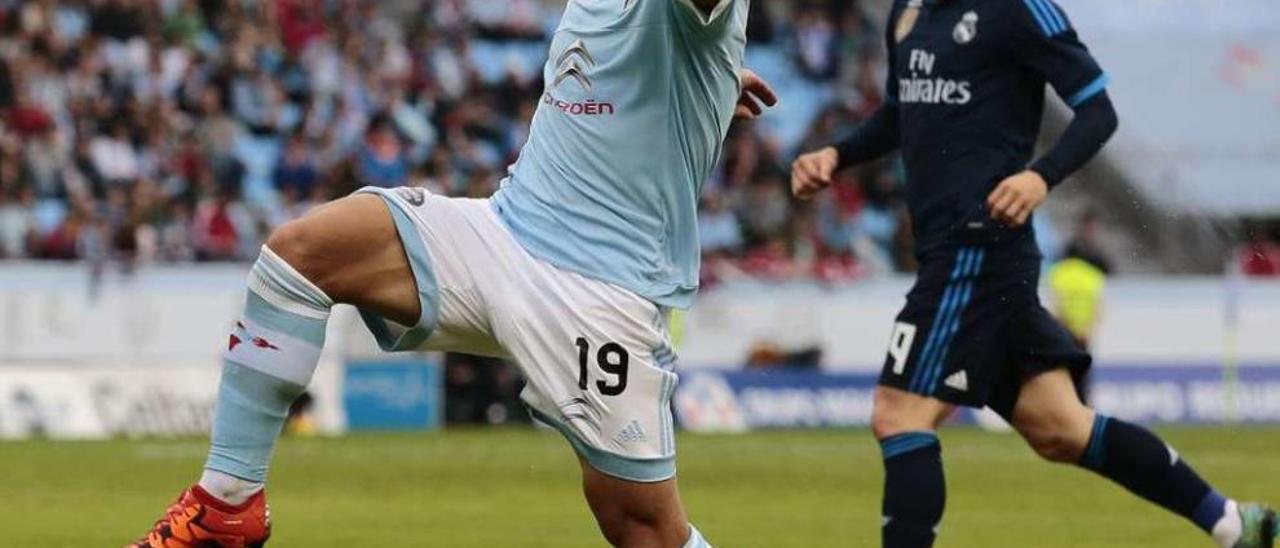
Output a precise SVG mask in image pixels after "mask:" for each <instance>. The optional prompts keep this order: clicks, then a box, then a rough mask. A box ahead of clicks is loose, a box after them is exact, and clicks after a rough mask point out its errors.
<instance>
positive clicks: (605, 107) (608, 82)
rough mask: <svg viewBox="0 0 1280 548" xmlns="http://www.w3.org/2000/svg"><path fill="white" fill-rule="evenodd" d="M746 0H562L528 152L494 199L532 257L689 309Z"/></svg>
mask: <svg viewBox="0 0 1280 548" xmlns="http://www.w3.org/2000/svg"><path fill="white" fill-rule="evenodd" d="M749 1H750V0H721V3H720V5H719V6H718V7H717V8H716V9H715V10H714V11H712V12H711V13H709V14H708V13H704V12H702V11H701V10H699V9H698V8H697V7H695V6H694V5H693V4H692V2H691V0H570V1H569V4H568V6H567V7H566V8H565V14H564V18H563V20H562V21H561V23H560V28H559V29H558V30H557V31H556V35H555V38H554V39H553V40H552V43H551V55H550V59H549V60H548V61H547V66H546V69H545V77H546V90H545V93H544V95H543V96H542V101H541V104H540V105H539V106H538V111H537V114H536V115H535V116H534V119H533V127H532V131H531V133H530V137H529V142H528V144H526V145H525V147H524V150H523V151H522V152H521V154H520V159H519V160H518V161H517V162H516V164H515V165H514V166H512V168H511V174H510V177H508V178H507V180H505V181H504V182H503V184H502V188H501V189H500V190H499V191H498V193H497V194H495V195H494V197H493V205H494V208H495V209H496V210H497V212H498V214H499V216H500V217H501V218H502V219H503V221H504V222H505V223H506V224H507V226H508V227H510V229H511V230H512V232H513V233H514V234H515V236H516V238H517V239H518V240H519V241H520V243H521V244H522V245H523V246H524V247H525V248H526V249H527V250H528V251H529V252H530V253H532V254H533V255H534V256H536V257H538V258H540V259H542V260H544V261H547V262H550V263H552V264H554V265H556V266H558V267H560V268H564V269H566V270H571V271H574V272H578V273H580V274H583V275H585V276H588V277H591V278H596V279H599V280H603V281H606V282H609V283H613V284H616V285H619V286H621V287H624V288H626V289H629V290H631V291H634V292H636V293H637V294H639V295H641V296H643V297H645V298H647V299H650V300H652V301H654V302H655V303H658V304H660V305H663V306H673V307H679V308H687V307H689V306H690V305H691V304H692V302H693V297H694V294H695V293H696V292H697V288H698V270H699V268H700V263H701V257H700V254H699V246H698V228H697V214H698V207H697V202H698V195H699V193H700V191H701V189H702V184H703V182H704V181H705V180H706V179H707V178H708V177H709V176H710V175H711V171H712V169H714V168H715V166H716V164H717V163H718V162H719V159H720V152H721V150H722V147H723V143H724V138H725V135H726V133H727V132H728V130H729V123H730V122H731V121H732V118H733V112H734V107H735V105H736V103H737V100H738V96H739V93H740V84H739V79H738V71H739V70H740V69H741V68H742V57H743V52H744V50H745V48H746V41H747V39H746V26H747V12H748V6H749Z"/></svg>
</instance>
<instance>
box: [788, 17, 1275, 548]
mask: <svg viewBox="0 0 1280 548" xmlns="http://www.w3.org/2000/svg"><path fill="white" fill-rule="evenodd" d="M886 42H887V46H888V50H889V69H890V73H889V76H888V84H887V92H886V100H885V104H884V105H883V106H882V107H881V108H880V109H879V110H878V111H877V112H876V113H875V114H874V115H872V117H871V118H870V119H869V120H868V121H867V122H866V123H865V124H864V125H862V126H861V127H860V128H859V129H858V130H857V131H855V132H854V133H853V135H851V136H850V137H849V138H848V139H846V140H844V141H842V142H840V143H836V144H834V145H832V146H830V147H827V148H824V149H822V150H819V151H816V152H813V153H810V154H806V155H804V156H802V157H800V158H799V159H798V160H797V161H796V162H795V166H794V172H793V180H792V187H793V191H794V192H795V193H796V194H797V196H799V197H801V198H807V197H810V196H812V195H813V194H814V193H815V192H817V191H819V190H821V189H823V188H825V187H826V186H828V185H829V184H830V183H831V178H832V175H833V174H834V173H835V172H836V171H838V170H840V169H843V168H846V167H849V166H853V165H856V164H860V163H864V162H867V161H870V160H874V159H876V158H879V157H881V156H884V155H886V154H888V153H890V152H892V151H894V150H901V152H902V157H903V162H904V164H905V167H906V173H907V185H906V193H907V203H908V207H909V209H910V212H911V221H912V225H913V229H914V232H915V234H916V239H917V243H916V246H917V248H916V255H917V258H918V259H919V262H920V269H919V273H918V278H917V281H916V284H915V286H914V287H913V288H912V290H911V293H910V294H909V295H908V296H907V304H906V306H905V308H904V309H903V311H902V312H901V313H900V314H899V316H898V319H897V323H896V324H895V326H894V329H893V334H892V337H891V340H890V348H889V352H888V356H887V358H886V360H885V366H884V370H883V373H882V374H881V378H880V386H879V387H878V388H877V392H876V400H875V412H874V416H873V418H872V424H873V430H874V432H875V435H876V438H877V439H878V440H879V441H880V444H881V447H882V449H883V455H884V461H885V488H884V501H883V511H884V527H883V531H882V535H883V540H884V546H886V547H888V548H904V547H909V548H914V547H923V546H931V545H932V544H933V541H934V538H935V535H936V532H937V530H938V525H939V523H940V522H941V519H942V513H943V508H944V502H945V482H944V476H943V470H942V459H941V446H940V445H939V443H938V438H937V436H936V434H935V432H936V430H937V428H938V426H939V424H940V423H941V422H942V421H943V419H944V418H945V417H947V416H948V415H949V414H950V412H951V411H952V409H953V408H954V406H956V405H963V406H970V407H983V406H989V407H991V408H992V409H994V410H995V411H996V412H998V413H1000V414H1001V415H1002V416H1003V417H1004V418H1005V419H1006V420H1008V421H1009V423H1010V424H1012V425H1013V427H1014V429H1016V430H1017V431H1018V433H1019V434H1021V435H1022V437H1023V438H1025V439H1026V441H1027V442H1028V444H1030V445H1031V447H1032V448H1034V449H1035V451H1036V452H1037V453H1038V454H1040V455H1041V456H1042V457H1044V458H1046V459H1048V460H1050V461H1053V462H1061V463H1070V464H1076V465H1079V466H1081V467H1084V468H1087V469H1089V470H1092V471H1094V472H1096V473H1098V474H1100V475H1102V476H1105V477H1107V478H1110V479H1112V480H1114V481H1115V482H1117V483H1119V484H1120V485H1122V486H1123V487H1125V488H1127V489H1128V490H1130V491H1131V492H1133V493H1134V494H1136V495H1139V496H1141V497H1143V498H1145V499H1147V500H1149V501H1151V502H1153V503H1155V504H1158V505H1160V506H1163V507H1164V508H1167V509H1168V510H1170V511H1173V512H1176V513H1178V514H1180V515H1182V516H1184V517H1186V518H1188V519H1189V520H1191V521H1192V522H1194V523H1195V524H1196V525H1198V526H1199V527H1200V528H1201V529H1203V530H1204V531H1205V532H1207V533H1209V534H1210V535H1211V536H1212V537H1213V539H1214V540H1215V541H1216V542H1217V543H1218V544H1219V545H1220V546H1223V547H1250V548H1252V547H1263V546H1265V547H1270V546H1272V544H1273V542H1274V538H1275V535H1276V531H1275V530H1276V515H1275V513H1274V512H1273V511H1272V510H1270V509H1269V508H1266V507H1264V506H1261V505H1256V504H1237V503H1236V502H1234V501H1232V500H1230V499H1228V498H1226V497H1224V496H1223V495H1221V494H1219V493H1218V492H1217V491H1216V490H1214V489H1213V488H1212V487H1211V486H1210V485H1209V484H1207V483H1206V482H1205V481H1204V480H1203V479H1201V478H1200V476H1199V475H1197V474H1196V472H1195V471H1193V470H1192V469H1191V467H1190V466H1188V465H1187V464H1186V463H1185V462H1183V460H1182V459H1181V458H1180V457H1179V456H1178V453H1177V452H1176V451H1174V450H1173V449H1172V448H1169V447H1168V446H1167V445H1165V443H1164V442H1163V441H1161V440H1160V439H1159V438H1158V437H1156V436H1155V435H1154V434H1152V433H1151V432H1150V431H1148V430H1146V429H1144V428H1142V427H1140V426H1137V425H1133V424H1129V423H1127V422H1124V421H1121V420H1118V419H1114V418H1109V417H1105V416H1103V415H1101V414H1098V413H1095V412H1094V411H1093V410H1092V409H1090V408H1088V407H1087V406H1086V405H1085V404H1084V403H1083V402H1081V401H1080V399H1079V397H1078V396H1077V392H1076V389H1075V385H1074V382H1073V378H1075V377H1077V376H1079V375H1081V374H1083V372H1085V371H1086V370H1087V369H1088V368H1089V366H1090V364H1091V361H1092V360H1091V358H1090V356H1089V355H1088V353H1086V352H1085V351H1084V350H1083V349H1082V348H1080V347H1079V345H1078V344H1077V343H1076V342H1075V341H1074V340H1073V339H1072V337H1071V336H1070V334H1069V333H1068V332H1067V331H1066V330H1065V329H1064V328H1063V327H1062V326H1061V325H1060V324H1059V323H1058V322H1057V321H1056V320H1054V319H1053V317H1052V316H1051V315H1050V314H1049V313H1048V312H1047V311H1046V310H1045V309H1044V308H1043V307H1042V306H1041V304H1040V300H1039V297H1038V296H1037V292H1036V289H1037V285H1038V281H1039V277H1040V261H1041V257H1040V253H1039V251H1038V249H1037V247H1036V245H1035V237H1034V233H1033V231H1032V229H1031V224H1030V223H1029V221H1030V218H1031V215H1032V214H1033V212H1034V211H1035V210H1036V209H1037V208H1038V207H1039V206H1040V205H1041V204H1043V203H1044V201H1045V199H1046V197H1047V195H1048V194H1049V192H1050V190H1052V189H1053V188H1054V187H1055V186H1057V185H1058V184H1060V183H1061V182H1062V181H1063V180H1064V179H1066V178H1067V177H1068V176H1069V175H1070V174H1072V173H1073V172H1075V171H1076V170H1078V169H1079V168H1080V167H1081V166H1082V165H1084V164H1085V163H1086V162H1087V161H1088V160H1089V159H1090V158H1092V157H1093V156H1094V155H1096V154H1097V152H1098V151H1099V150H1100V149H1101V148H1102V146H1103V145H1104V144H1105V143H1106V141H1107V140H1108V139H1109V138H1110V137H1111V135H1112V134H1113V133H1114V132H1115V129H1116V125H1117V121H1116V114H1115V110H1114V109H1113V108H1112V105H1111V101H1110V99H1109V98H1108V96H1107V92H1106V86H1107V81H1108V77H1107V75H1106V73H1105V72H1103V70H1102V69H1101V68H1099V66H1098V63H1097V62H1096V61H1095V60H1094V58H1093V56H1092V55H1091V54H1090V53H1089V51H1088V49H1087V48H1085V46H1084V45H1083V44H1082V43H1081V42H1080V39H1079V37H1078V35H1077V34H1076V31H1075V30H1074V29H1073V28H1072V26H1071V22H1070V21H1069V20H1068V19H1067V16H1066V14H1065V12H1063V10H1062V9H1061V7H1059V6H1058V5H1056V4H1055V3H1053V2H1052V0H896V1H895V2H894V6H893V9H892V10H891V12H890V20H889V24H888V25H886ZM1046 84H1048V85H1049V86H1051V87H1052V88H1053V89H1054V91H1055V92H1056V93H1057V94H1058V96H1059V97H1061V98H1062V99H1063V100H1064V101H1065V102H1066V103H1067V105H1068V106H1070V107H1071V108H1072V109H1073V110H1074V116H1073V119H1072V121H1071V123H1070V124H1069V125H1068V127H1067V129H1066V130H1065V131H1064V132H1063V134H1062V135H1061V136H1060V137H1059V138H1058V140H1057V142H1056V143H1054V144H1053V146H1052V147H1050V148H1049V149H1048V151H1047V152H1046V153H1045V154H1044V155H1043V156H1040V157H1039V158H1033V153H1034V148H1035V139H1036V137H1037V135H1038V133H1039V129H1040V120H1041V116H1042V114H1043V111H1044V102H1045V87H1046Z"/></svg>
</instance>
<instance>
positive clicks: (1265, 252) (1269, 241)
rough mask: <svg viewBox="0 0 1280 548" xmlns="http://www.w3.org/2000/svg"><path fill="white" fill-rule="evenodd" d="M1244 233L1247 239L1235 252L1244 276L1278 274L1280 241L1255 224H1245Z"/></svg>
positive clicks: (1279, 268)
mask: <svg viewBox="0 0 1280 548" xmlns="http://www.w3.org/2000/svg"><path fill="white" fill-rule="evenodd" d="M1245 233H1246V234H1247V235H1248V241H1247V242H1245V244H1244V245H1242V246H1241V247H1240V250H1239V251H1238V252H1237V253H1236V255H1237V261H1239V263H1240V271H1241V272H1243V273H1244V275H1245V276H1255V277H1274V276H1280V243H1277V242H1276V239H1275V238H1274V237H1273V235H1271V234H1269V233H1268V232H1267V230H1265V228H1264V227H1262V226H1260V225H1257V224H1251V225H1249V226H1247V227H1246V228H1245Z"/></svg>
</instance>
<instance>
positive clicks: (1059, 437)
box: [1023, 432, 1089, 464]
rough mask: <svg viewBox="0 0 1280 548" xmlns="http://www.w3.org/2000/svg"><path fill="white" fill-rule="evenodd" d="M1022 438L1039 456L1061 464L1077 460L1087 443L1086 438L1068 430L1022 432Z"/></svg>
mask: <svg viewBox="0 0 1280 548" xmlns="http://www.w3.org/2000/svg"><path fill="white" fill-rule="evenodd" d="M1023 438H1024V439H1026V441H1027V445H1029V446H1031V449H1032V450H1033V451H1035V452H1036V454H1037V455H1039V456H1040V458H1042V459H1044V460H1047V461H1049V462H1056V463H1061V464H1073V463H1076V462H1079V461H1080V457H1081V455H1083V454H1084V450H1085V447H1087V446H1088V444H1089V440H1088V439H1081V438H1080V437H1079V436H1077V435H1073V434H1071V433H1068V432H1030V433H1023Z"/></svg>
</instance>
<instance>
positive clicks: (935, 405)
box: [871, 387, 952, 441]
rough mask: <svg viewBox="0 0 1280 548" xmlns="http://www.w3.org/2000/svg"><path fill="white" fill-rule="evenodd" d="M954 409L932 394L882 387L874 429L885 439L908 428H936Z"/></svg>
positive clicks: (874, 412)
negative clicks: (931, 396)
mask: <svg viewBox="0 0 1280 548" xmlns="http://www.w3.org/2000/svg"><path fill="white" fill-rule="evenodd" d="M951 409H952V407H951V406H950V405H949V404H946V403H944V402H941V401H939V400H936V399H933V398H927V397H924V396H920V395H917V394H911V393H908V392H903V391H901V390H896V389H889V388H885V387H879V388H877V389H876V394H875V408H874V409H873V410H872V412H871V432H872V434H874V435H875V437H876V439H877V440H882V441H883V440H885V439H887V438H891V437H893V436H896V435H898V434H903V433H906V432H920V431H927V430H936V429H937V428H938V425H939V424H941V423H942V421H943V420H945V419H946V418H947V415H949V414H950V413H951Z"/></svg>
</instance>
